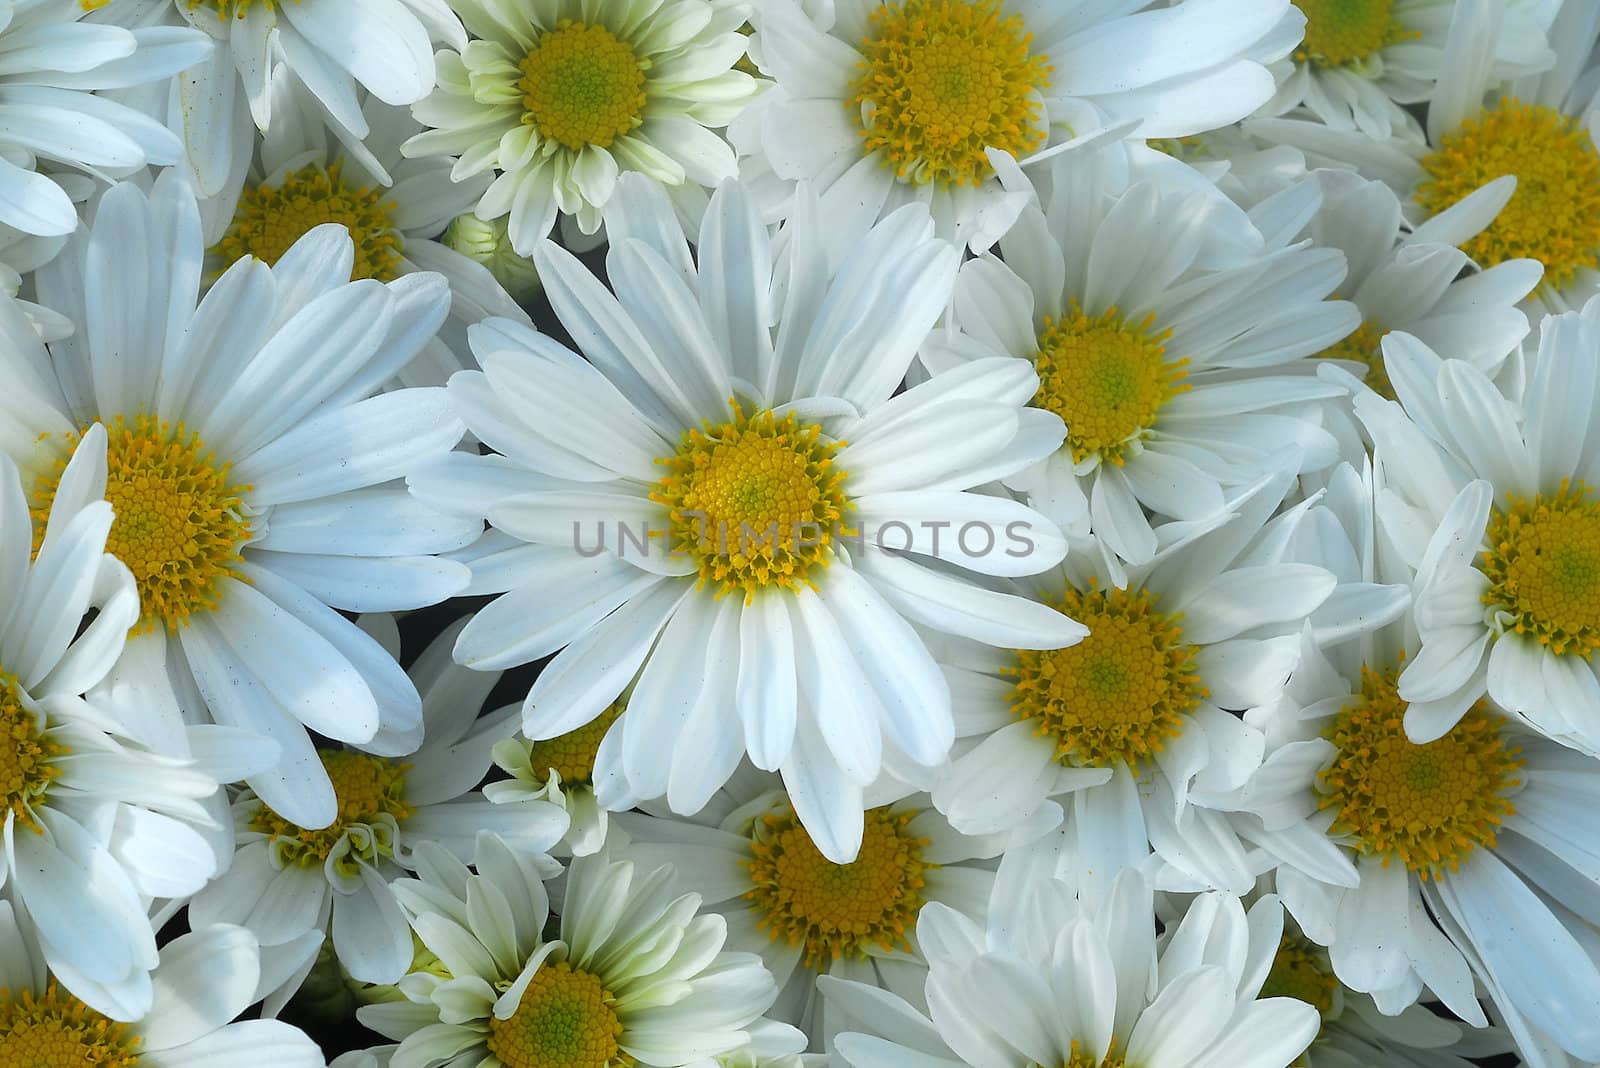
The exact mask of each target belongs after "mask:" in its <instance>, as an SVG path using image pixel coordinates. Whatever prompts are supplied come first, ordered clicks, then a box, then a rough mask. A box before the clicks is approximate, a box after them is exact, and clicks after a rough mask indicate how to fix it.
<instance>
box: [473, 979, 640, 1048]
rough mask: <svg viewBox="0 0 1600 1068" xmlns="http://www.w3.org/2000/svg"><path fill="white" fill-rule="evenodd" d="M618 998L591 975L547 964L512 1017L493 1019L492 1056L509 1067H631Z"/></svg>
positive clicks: (523, 996) (532, 980)
mask: <svg viewBox="0 0 1600 1068" xmlns="http://www.w3.org/2000/svg"><path fill="white" fill-rule="evenodd" d="M614 1001H615V999H614V998H613V997H612V996H611V993H610V992H609V991H608V990H606V988H605V987H604V986H602V985H601V983H600V980H599V979H598V978H597V977H595V976H593V975H590V974H589V973H588V972H584V971H579V970H577V969H575V968H573V967H572V966H571V965H570V964H568V963H567V962H566V961H561V962H559V963H555V964H552V963H550V962H548V961H547V962H545V963H544V964H541V965H540V966H539V970H538V971H536V972H534V973H533V978H532V979H530V980H529V981H528V989H527V990H526V991H524V993H523V995H522V1000H521V1001H520V1002H518V1003H517V1011H516V1012H514V1013H512V1014H511V1017H510V1019H506V1020H498V1019H495V1018H493V1017H491V1018H490V1019H489V1040H488V1046H489V1052H490V1053H492V1054H494V1055H495V1056H496V1057H498V1058H499V1059H500V1063H501V1064H503V1065H505V1068H631V1066H632V1065H633V1063H634V1060H633V1058H632V1057H629V1056H628V1055H627V1054H625V1053H623V1052H622V1050H621V1042H622V1021H621V1020H619V1019H617V1012H616V1009H615V1008H614V1007H613V1003H614Z"/></svg>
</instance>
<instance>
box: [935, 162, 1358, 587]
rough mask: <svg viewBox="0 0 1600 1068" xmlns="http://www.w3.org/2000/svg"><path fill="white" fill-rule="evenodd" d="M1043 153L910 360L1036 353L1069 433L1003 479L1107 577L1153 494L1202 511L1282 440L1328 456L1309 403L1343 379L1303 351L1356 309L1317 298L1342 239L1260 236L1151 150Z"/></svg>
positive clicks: (1136, 550) (938, 363)
mask: <svg viewBox="0 0 1600 1068" xmlns="http://www.w3.org/2000/svg"><path fill="white" fill-rule="evenodd" d="M1151 157H1153V159H1152V158H1151ZM1046 170H1047V177H1048V184H1047V186H1046V187H1045V188H1044V189H1043V190H1042V191H1041V200H1040V203H1038V204H1030V205H1029V206H1028V207H1027V208H1025V209H1024V211H1023V213H1022V216H1021V218H1020V219H1019V220H1018V223H1017V225H1016V226H1015V227H1013V228H1012V229H1011V230H1010V231H1009V232H1008V233H1007V234H1006V235H1005V236H1004V237H1002V238H1001V239H1000V242H999V250H1000V256H999V257H996V256H994V255H991V254H985V255H984V256H982V257H979V258H977V259H974V260H970V261H968V262H967V263H966V264H964V265H963V266H962V268H961V276H960V279H959V281H958V282H957V283H956V289H955V298H954V316H953V320H952V322H953V323H954V325H955V326H957V327H958V328H959V330H960V334H956V335H951V334H949V333H941V334H937V335H935V336H934V338H933V339H931V340H930V341H929V343H928V344H926V345H924V346H923V349H922V352H921V360H922V362H923V364H924V365H926V366H927V367H928V368H929V369H930V370H932V371H934V372H936V373H937V372H942V371H949V370H952V369H954V368H958V367H962V366H963V365H965V364H967V363H969V362H971V361H973V360H982V359H986V358H989V357H992V356H994V355H998V354H1005V355H1010V356H1018V357H1025V358H1027V359H1029V360H1031V361H1032V362H1033V363H1034V365H1035V366H1036V367H1037V369H1038V373H1039V390H1038V393H1037V394H1036V395H1035V396H1034V397H1033V398H1032V404H1033V405H1034V406H1035V407H1036V408H1039V409H1043V410H1045V411H1050V412H1054V413H1056V414H1058V415H1060V416H1061V417H1062V419H1063V420H1064V421H1065V422H1066V425H1067V438H1066V443H1065V444H1064V445H1063V447H1062V448H1061V449H1059V450H1057V451H1055V452H1054V453H1052V454H1050V455H1049V456H1048V457H1046V458H1045V459H1044V460H1043V461H1042V462H1041V463H1039V464H1036V465H1034V466H1033V467H1032V468H1030V469H1029V470H1028V471H1027V472H1025V473H1023V474H1022V475H1020V476H1018V477H1015V478H1012V479H1011V480H1009V481H1010V484H1011V485H1013V486H1015V487H1016V488H1018V489H1021V490H1023V491H1025V492H1026V493H1027V494H1028V499H1029V503H1031V504H1033V505H1034V506H1035V507H1037V508H1039V509H1040V510H1041V511H1043V512H1045V514H1047V515H1049V516H1050V517H1051V518H1053V519H1055V520H1057V521H1058V522H1060V523H1061V524H1062V526H1063V527H1065V528H1066V529H1067V530H1069V531H1070V532H1073V533H1078V534H1083V533H1090V532H1092V533H1093V534H1094V535H1095V536H1096V538H1097V539H1098V544H1099V546H1100V547H1101V548H1102V549H1103V550H1104V553H1105V556H1106V559H1107V565H1106V566H1107V568H1108V569H1110V570H1109V572H1108V575H1109V578H1110V580H1111V581H1113V582H1114V583H1115V584H1117V585H1121V584H1122V580H1121V576H1120V572H1119V571H1118V570H1117V568H1118V567H1119V565H1118V563H1117V561H1118V560H1121V561H1126V562H1128V563H1130V564H1135V565H1137V564H1145V563H1148V562H1149V561H1150V560H1151V559H1152V558H1153V557H1154V556H1155V554H1156V552H1157V550H1158V549H1159V548H1160V547H1161V546H1162V545H1163V544H1164V540H1163V535H1162V534H1161V533H1160V531H1161V529H1162V527H1163V526H1165V525H1166V524H1165V523H1162V522H1159V521H1158V520H1157V519H1155V518H1153V517H1152V516H1151V515H1149V514H1147V512H1148V513H1154V516H1156V517H1167V518H1168V519H1170V520H1177V521H1203V520H1206V519H1208V518H1211V517H1215V516H1217V515H1218V514H1219V512H1220V511H1221V509H1222V507H1223V498H1224V491H1225V490H1226V489H1227V488H1228V487H1237V486H1239V485H1242V484H1245V483H1248V482H1250V481H1252V480H1254V479H1255V478H1257V477H1258V476H1260V475H1261V474H1263V473H1264V472H1266V471H1268V470H1271V469H1273V468H1275V467H1277V466H1278V465H1279V463H1280V462H1281V460H1282V457H1283V456H1285V455H1287V454H1289V453H1291V452H1293V451H1294V450H1296V449H1298V450H1299V451H1300V455H1301V467H1302V469H1305V470H1316V469H1319V468H1321V467H1325V466H1327V465H1328V464H1330V463H1332V462H1333V460H1334V459H1335V458H1336V448H1337V446H1336V444H1335V441H1334V439H1333V438H1332V437H1331V436H1330V435H1329V434H1328V433H1327V432H1326V431H1325V430H1323V429H1322V428H1321V427H1320V426H1318V414H1317V411H1316V408H1317V407H1318V406H1320V405H1321V404H1323V403H1324V402H1325V401H1326V399H1327V398H1329V397H1332V396H1335V395H1337V392H1336V391H1334V390H1331V389H1330V386H1331V383H1327V382H1319V381H1317V380H1316V379H1315V378H1314V377H1313V376H1310V375H1308V374H1306V373H1305V372H1306V371H1308V370H1309V369H1310V365H1309V363H1307V362H1306V361H1305V360H1304V358H1305V357H1308V356H1312V355H1314V354H1316V353H1318V352H1320V351H1321V350H1323V349H1324V348H1326V347H1327V346H1329V345H1331V344H1333V343H1334V342H1336V341H1338V340H1339V339H1340V338H1342V337H1344V336H1345V335H1347V334H1349V333H1350V332H1351V331H1352V330H1353V329H1355V328H1356V326H1357V324H1358V323H1359V313H1358V312H1357V310H1356V308H1355V307H1354V306H1352V305H1351V304H1349V303H1346V302H1344V301H1330V300H1324V299H1323V298H1324V297H1326V296H1328V294H1329V293H1330V292H1331V291H1332V290H1333V289H1334V288H1335V287H1336V286H1337V285H1338V284H1339V283H1340V281H1341V280H1342V279H1343V278H1344V275H1345V263H1344V257H1343V255H1342V254H1341V253H1340V252H1338V251H1337V250H1334V249H1319V248H1311V247H1308V246H1309V242H1306V241H1300V242H1298V243H1294V244H1291V243H1289V242H1290V240H1291V238H1292V234H1291V235H1280V236H1279V237H1275V238H1273V239H1272V240H1268V239H1267V238H1266V237H1264V236H1263V235H1262V233H1261V232H1260V231H1258V230H1257V229H1256V228H1255V227H1254V226H1253V225H1252V224H1251V223H1250V222H1249V221H1248V220H1247V219H1246V218H1245V217H1244V215H1243V214H1242V213H1241V212H1240V211H1239V210H1238V209H1237V208H1236V207H1234V206H1233V205H1232V204H1231V203H1229V202H1228V201H1226V200H1225V199H1223V198H1222V197H1220V196H1219V195H1218V193H1217V191H1216V190H1215V189H1214V188H1211V187H1209V185H1208V184H1207V183H1205V182H1204V181H1203V180H1201V179H1200V178H1199V177H1198V176H1196V175H1192V174H1191V177H1189V178H1188V179H1187V180H1186V181H1180V180H1179V179H1180V178H1181V177H1182V174H1183V172H1184V171H1185V170H1186V168H1183V167H1181V166H1180V165H1178V164H1175V163H1174V162H1173V161H1171V160H1169V159H1166V158H1165V157H1163V156H1161V155H1160V154H1159V153H1156V152H1149V151H1147V150H1146V151H1145V152H1143V153H1142V154H1130V153H1127V152H1124V151H1121V150H1120V149H1117V148H1115V147H1113V148H1111V149H1106V150H1094V151H1090V152H1084V153H1074V154H1069V155H1064V156H1062V157H1061V158H1060V159H1058V160H1057V161H1055V162H1054V163H1053V164H1052V165H1051V166H1050V167H1049V168H1047V169H1046ZM1312 192H1314V191H1312ZM1219 202H1220V203H1219ZM1338 392H1342V391H1338ZM1172 533H1173V532H1172V531H1168V532H1167V539H1166V540H1168V541H1170V537H1171V535H1172Z"/></svg>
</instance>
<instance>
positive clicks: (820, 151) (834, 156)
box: [730, 0, 1305, 253]
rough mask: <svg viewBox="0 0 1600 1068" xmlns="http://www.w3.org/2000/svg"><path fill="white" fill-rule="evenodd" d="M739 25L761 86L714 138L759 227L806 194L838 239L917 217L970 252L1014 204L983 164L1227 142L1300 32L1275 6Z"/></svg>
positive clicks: (949, 1)
mask: <svg viewBox="0 0 1600 1068" xmlns="http://www.w3.org/2000/svg"><path fill="white" fill-rule="evenodd" d="M754 17H755V25H756V28H757V31H758V32H757V35H756V39H755V43H754V44H753V45H752V53H753V54H754V55H755V56H756V58H757V60H758V62H759V64H760V66H761V68H762V69H763V71H764V72H766V73H768V74H770V75H771V76H772V77H773V78H774V79H775V80H776V82H777V84H776V86H775V87H774V88H773V89H772V91H771V92H770V93H768V94H767V95H766V96H765V97H764V98H762V99H761V100H759V101H757V103H756V104H755V105H753V106H752V107H751V109H750V110H749V112H748V113H747V114H746V115H744V116H741V117H740V119H739V120H737V121H736V122H735V124H734V126H733V127H732V129H731V131H730V132H731V133H732V135H733V138H734V142H735V144H736V145H737V146H738V148H739V151H740V155H741V157H744V158H743V159H742V160H741V163H740V174H741V177H743V178H745V179H746V180H748V181H752V182H753V183H755V187H756V188H757V189H758V190H759V191H760V198H761V200H762V204H763V208H764V209H765V210H766V212H767V214H768V215H769V217H771V218H778V217H781V216H782V215H783V214H786V213H787V212H788V211H789V210H792V205H793V199H792V195H791V194H792V193H793V191H794V186H795V183H796V182H797V181H800V180H806V181H809V182H810V183H812V185H813V186H814V187H815V188H816V190H817V193H818V195H819V197H820V199H821V202H822V217H823V218H826V219H829V220H834V221H836V222H837V223H838V224H840V225H841V226H843V227H844V228H845V231H846V232H848V231H849V229H850V228H852V227H855V228H865V226H867V225H869V224H870V223H871V222H872V221H873V220H875V219H877V218H880V217H881V216H883V215H886V214H888V213H890V212H892V211H894V210H895V209H896V208H898V207H900V206H901V205H903V204H906V203H908V202H911V201H921V202H923V203H925V204H927V205H928V206H929V208H930V210H931V211H932V213H933V217H934V221H935V225H936V227H937V231H938V233H939V236H941V237H944V238H947V239H954V240H956V241H957V242H958V243H967V242H972V243H974V246H975V247H977V248H980V249H982V248H987V247H988V246H989V245H990V244H991V243H992V242H993V240H994V237H995V236H996V235H997V234H999V233H1001V232H1004V230H1005V229H1006V227H1007V226H1008V225H1009V223H1010V222H1011V221H1012V220H1014V219H1015V218H1016V213H1017V211H1018V209H1019V208H1020V207H1021V206H1022V203H1023V202H1024V201H1025V198H1022V197H1019V196H1017V195H1015V194H1008V193H1007V192H1006V191H1005V190H1003V189H1002V188H1001V186H1000V183H999V182H998V181H997V180H996V176H995V171H994V166H993V164H991V162H990V159H989V156H988V151H989V150H996V151H998V152H1001V153H1005V154H1007V155H1009V156H1012V157H1015V158H1017V159H1024V158H1026V157H1029V156H1033V155H1036V154H1038V153H1040V152H1042V151H1045V150H1047V149H1050V148H1053V147H1055V146H1058V145H1061V144H1064V143H1066V142H1068V141H1070V140H1073V139H1075V138H1079V137H1086V136H1091V135H1094V134H1096V133H1099V132H1101V131H1103V130H1105V129H1106V128H1107V127H1109V126H1117V127H1120V131H1121V133H1123V134H1124V135H1126V134H1130V133H1131V134H1132V135H1135V136H1138V137H1181V136H1184V135H1186V134H1194V133H1198V132H1200V131H1202V130H1211V129H1215V128H1217V127H1219V126H1226V125H1228V124H1229V123H1231V122H1234V121H1236V120H1238V119H1241V118H1243V117H1244V116H1246V115H1248V114H1250V113H1251V112H1253V111H1254V110H1256V108H1258V107H1260V106H1261V105H1262V104H1263V103H1264V102H1266V100H1267V99H1268V98H1269V97H1271V96H1272V92H1273V81H1272V76H1271V74H1269V73H1268V72H1267V70H1266V68H1265V67H1264V66H1263V65H1262V64H1264V63H1268V62H1271V61H1273V60H1276V59H1279V58H1281V57H1283V56H1286V55H1288V53H1289V50H1290V49H1291V48H1293V47H1294V45H1295V43H1296V42H1297V41H1299V40H1300V33H1301V26H1302V25H1303V24H1304V21H1305V20H1304V19H1302V18H1301V17H1300V14H1299V12H1298V11H1296V10H1295V9H1294V8H1293V7H1291V6H1290V5H1289V3H1288V0H1202V2H1196V0H1186V2H1184V3H1177V4H1172V5H1170V6H1168V5H1166V4H1164V3H1163V4H1157V3H1151V2H1145V0H1134V2H1132V3H1123V4H1115V5H1111V4H1068V5H1063V4H1059V3H1056V2H1054V0H843V2H840V3H834V4H826V5H812V4H806V5H802V4H800V3H797V2H796V0H764V2H762V3H760V4H757V5H755V13H754ZM843 249H844V245H842V244H834V245H833V246H832V248H831V251H833V252H835V253H838V252H842V251H843Z"/></svg>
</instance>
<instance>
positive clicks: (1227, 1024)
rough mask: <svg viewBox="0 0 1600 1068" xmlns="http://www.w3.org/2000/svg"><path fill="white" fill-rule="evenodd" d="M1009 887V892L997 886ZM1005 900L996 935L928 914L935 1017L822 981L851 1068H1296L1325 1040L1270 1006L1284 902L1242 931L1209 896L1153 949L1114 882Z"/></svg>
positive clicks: (1126, 884)
mask: <svg viewBox="0 0 1600 1068" xmlns="http://www.w3.org/2000/svg"><path fill="white" fill-rule="evenodd" d="M1002 877H1004V876H1003V875H1002ZM1026 890H1027V891H1028V892H1026V893H1019V894H1015V895H1012V894H998V893H997V894H996V895H995V900H994V902H993V904H992V905H991V907H990V910H989V923H988V925H987V927H982V926H979V925H977V924H975V923H973V922H972V921H971V920H969V919H967V918H966V917H964V916H962V915H961V914H960V913H958V912H956V911H955V910H953V909H948V908H945V907H943V906H941V905H937V904H933V905H928V906H926V907H924V908H923V910H922V916H921V918H920V919H919V920H918V922H917V934H918V937H919V938H920V940H921V942H922V944H923V945H924V946H925V947H929V948H928V958H929V964H930V967H931V970H930V972H929V976H928V991H927V993H928V1009H929V1011H928V1012H926V1013H923V1012H920V1011H918V1010H917V1009H915V1008H913V1007H912V1006H911V1005H908V1004H906V1002H904V1001H903V1000H901V999H899V998H896V997H895V996H894V995H892V994H889V993H887V992H884V991H880V990H878V989H876V988H874V987H870V986H866V985H864V984H861V983H852V982H848V981H845V980H840V979H835V978H833V977H831V976H824V977H822V978H821V979H819V980H818V985H819V986H820V987H821V989H822V991H823V993H824V995H825V996H826V997H827V998H828V1002H829V1007H830V1009H833V1010H837V1011H838V1012H839V1013H840V1014H841V1015H842V1016H844V1017H846V1018H847V1019H848V1021H849V1023H850V1025H851V1026H850V1027H849V1028H848V1030H847V1033H845V1034H841V1035H840V1036H839V1038H838V1056H839V1057H840V1058H841V1059H842V1060H843V1062H844V1063H845V1064H846V1065H848V1066H850V1068H887V1066H891V1065H893V1066H902V1065H904V1066H907V1068H910V1066H912V1065H916V1066H919V1068H921V1066H928V1068H933V1066H938V1068H947V1066H951V1068H953V1066H956V1065H967V1066H970V1068H1036V1066H1039V1065H1046V1066H1062V1068H1123V1066H1124V1065H1128V1066H1134V1068H1287V1066H1288V1065H1290V1064H1291V1063H1294V1061H1295V1058H1297V1057H1298V1056H1299V1055H1300V1053H1301V1051H1303V1050H1304V1049H1305V1048H1306V1044H1307V1043H1309V1042H1310V1041H1311V1039H1312V1037H1313V1036H1314V1035H1315V1034H1316V1033H1317V1023H1318V1015H1317V1010H1316V1009H1315V1008H1313V1007H1312V1006H1310V1005H1308V1004H1305V1003H1304V1002H1301V1001H1298V1000H1296V999H1294V998H1287V997H1271V996H1266V997H1263V996H1262V994H1263V993H1264V992H1263V991H1262V983H1263V982H1264V981H1265V980H1266V978H1267V974H1268V970H1269V968H1270V967H1271V963H1272V955H1273V951H1274V950H1275V949H1276V948H1277V946H1278V939H1279V936H1280V934H1281V932H1282V930H1283V910H1282V908H1281V907H1280V906H1279V904H1278V902H1277V900H1276V899H1274V898H1271V897H1267V898H1263V899H1262V900H1261V901H1259V902H1257V903H1256V904H1255V905H1254V906H1253V907H1252V908H1251V909H1250V912H1249V915H1248V916H1247V915H1246V913H1245V910H1244V909H1243V908H1242V907H1241V906H1240V904H1239V901H1238V899H1237V898H1233V897H1229V896H1226V895H1223V894H1204V895H1201V896H1200V897H1199V898H1197V899H1196V900H1195V902H1194V903H1193V904H1192V905H1191V906H1190V907H1189V910H1188V912H1187V914H1186V915H1185V916H1184V918H1183V920H1182V922H1181V923H1178V924H1176V925H1175V926H1174V927H1172V928H1169V930H1168V932H1167V934H1166V936H1165V937H1164V938H1162V939H1161V940H1159V941H1158V940H1157V938H1156V926H1155V913H1154V907H1153V902H1152V900H1151V894H1150V890H1149V887H1148V885H1147V884H1146V883H1145V881H1144V879H1143V877H1142V876H1140V875H1139V874H1138V873H1137V872H1133V871H1124V872H1122V873H1120V874H1119V875H1117V877H1116V880H1115V881H1114V882H1113V883H1112V884H1111V886H1110V888H1109V890H1108V892H1107V894H1106V896H1105V897H1104V898H1103V899H1086V900H1082V901H1080V900H1077V899H1075V898H1074V897H1073V894H1072V891H1071V889H1070V888H1069V887H1068V886H1067V885H1066V884H1065V883H1062V882H1059V881H1056V880H1053V879H1044V880H1041V881H1038V882H1035V883H1032V884H1030V885H1029V886H1028V887H1026Z"/></svg>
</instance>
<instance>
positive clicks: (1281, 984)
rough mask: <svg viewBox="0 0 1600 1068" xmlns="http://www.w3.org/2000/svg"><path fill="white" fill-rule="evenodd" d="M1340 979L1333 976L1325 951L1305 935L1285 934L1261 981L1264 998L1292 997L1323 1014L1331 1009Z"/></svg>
mask: <svg viewBox="0 0 1600 1068" xmlns="http://www.w3.org/2000/svg"><path fill="white" fill-rule="evenodd" d="M1338 989H1339V980H1337V979H1335V978H1334V977H1333V967H1332V965H1330V964H1329V963H1328V954H1327V952H1326V951H1324V950H1322V949H1319V948H1318V947H1317V946H1315V945H1314V944H1312V943H1311V942H1308V941H1307V940H1305V939H1304V938H1298V937H1296V936H1294V935H1290V934H1286V935H1284V936H1283V938H1282V940H1281V941H1280V942H1279V943H1278V954H1277V956H1275V957H1273V958H1272V970H1271V971H1269V972H1268V973H1267V981H1266V982H1265V983H1263V984H1261V995H1260V996H1261V997H1263V998H1294V999H1296V1000H1297V1001H1303V1002H1305V1003H1306V1004H1307V1005H1310V1006H1311V1007H1312V1008H1314V1009H1316V1010H1317V1011H1318V1012H1320V1013H1322V1014H1323V1015H1324V1016H1326V1015H1327V1014H1328V1013H1329V1012H1331V1011H1332V1010H1333V994H1334V991H1336V990H1338Z"/></svg>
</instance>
